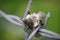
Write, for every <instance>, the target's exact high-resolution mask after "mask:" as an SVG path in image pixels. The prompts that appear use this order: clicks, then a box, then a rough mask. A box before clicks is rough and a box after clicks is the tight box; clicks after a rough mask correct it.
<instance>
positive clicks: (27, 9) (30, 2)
mask: <svg viewBox="0 0 60 40" xmlns="http://www.w3.org/2000/svg"><path fill="white" fill-rule="evenodd" d="M31 4H32V0H29V3H28V5H27V8H26V11H25V13H24V14H25V15H24V19H25V17H26V16H27V13H28V11H29V9H30V7H31Z"/></svg>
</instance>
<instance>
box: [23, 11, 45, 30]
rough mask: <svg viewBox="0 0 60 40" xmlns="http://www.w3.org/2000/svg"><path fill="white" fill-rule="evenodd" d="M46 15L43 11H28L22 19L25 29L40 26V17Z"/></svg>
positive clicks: (41, 23)
mask: <svg viewBox="0 0 60 40" xmlns="http://www.w3.org/2000/svg"><path fill="white" fill-rule="evenodd" d="M45 16H46V14H45V13H43V12H38V13H37V14H35V13H33V14H31V13H30V12H29V11H28V13H27V15H26V18H25V19H24V24H25V29H31V30H33V29H34V28H36V27H37V25H40V26H42V25H43V22H42V18H44V17H45Z"/></svg>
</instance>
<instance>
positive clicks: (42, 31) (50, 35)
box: [40, 29, 60, 39]
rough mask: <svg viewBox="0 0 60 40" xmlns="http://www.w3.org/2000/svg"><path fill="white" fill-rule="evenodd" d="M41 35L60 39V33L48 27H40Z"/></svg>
mask: <svg viewBox="0 0 60 40" xmlns="http://www.w3.org/2000/svg"><path fill="white" fill-rule="evenodd" d="M40 35H41V36H44V37H48V38H53V39H60V35H59V34H57V33H55V32H52V31H49V30H47V29H40Z"/></svg>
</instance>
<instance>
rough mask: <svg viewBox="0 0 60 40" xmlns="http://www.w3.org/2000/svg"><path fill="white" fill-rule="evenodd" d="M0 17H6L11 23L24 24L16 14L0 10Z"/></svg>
mask: <svg viewBox="0 0 60 40" xmlns="http://www.w3.org/2000/svg"><path fill="white" fill-rule="evenodd" d="M0 17H4V18H5V19H7V20H8V21H9V22H11V23H13V24H16V25H19V26H24V24H23V21H22V20H21V19H20V18H19V17H17V16H14V15H7V14H5V13H4V12H3V11H0ZM16 20H17V21H16Z"/></svg>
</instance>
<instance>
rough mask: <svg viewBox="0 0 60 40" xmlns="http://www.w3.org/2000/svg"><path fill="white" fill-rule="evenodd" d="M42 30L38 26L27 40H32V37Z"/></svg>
mask: <svg viewBox="0 0 60 40" xmlns="http://www.w3.org/2000/svg"><path fill="white" fill-rule="evenodd" d="M39 29H40V26H38V27H37V28H36V29H34V30H33V31H32V32H31V33H30V34H29V36H28V37H27V40H31V39H32V37H33V36H34V35H35V34H36V32H37V31H38V30H39Z"/></svg>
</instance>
